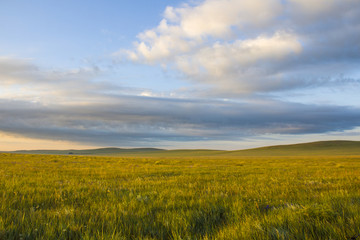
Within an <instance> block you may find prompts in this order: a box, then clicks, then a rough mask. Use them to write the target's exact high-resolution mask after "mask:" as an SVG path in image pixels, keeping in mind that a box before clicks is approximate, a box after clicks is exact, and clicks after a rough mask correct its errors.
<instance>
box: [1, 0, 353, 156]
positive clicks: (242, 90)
mask: <svg viewBox="0 0 360 240" xmlns="http://www.w3.org/2000/svg"><path fill="white" fill-rule="evenodd" d="M0 36H1V38H0V150H2V151H11V150H20V149H70V148H71V149H84V148H98V147H156V148H165V149H169V148H171V149H175V148H176V149H179V148H188V149H190V148H213V149H224V150H227V149H245V148H252V147H260V146H267V145H278V144H287V143H299V142H309V141H321V140H360V137H359V136H360V121H359V120H360V94H359V90H360V68H359V66H360V2H359V1H358V0H317V1H316V2H314V1H310V0H201V1H200V0H195V1H194V0H189V1H181V0H171V1H160V0H155V1H144V0H139V1H137V2H136V3H135V2H134V1H130V0H124V1H111V0H109V1H102V2H100V1H95V0H90V1H86V2H85V1H76V2H74V1H70V0H64V1H44V0H34V1H31V2H30V1H24V0H14V1H7V0H5V1H2V2H1V3H0Z"/></svg>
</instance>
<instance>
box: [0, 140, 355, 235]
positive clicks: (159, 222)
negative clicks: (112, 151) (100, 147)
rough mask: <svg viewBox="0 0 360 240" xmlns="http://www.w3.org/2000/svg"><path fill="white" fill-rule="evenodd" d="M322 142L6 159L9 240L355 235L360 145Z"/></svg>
mask: <svg viewBox="0 0 360 240" xmlns="http://www.w3.org/2000/svg"><path fill="white" fill-rule="evenodd" d="M316 144H319V143H314V144H310V145H294V146H287V147H286V146H285V147H284V146H281V147H275V149H274V148H265V149H264V148H262V149H257V150H247V151H231V152H225V151H169V152H167V151H165V152H163V151H162V152H159V151H157V152H154V151H150V152H148V153H141V152H139V153H138V154H137V155H136V154H134V153H131V154H134V156H131V154H130V155H126V154H124V155H123V156H113V157H111V156H78V155H36V154H14V153H0V201H1V202H0V239H1V240H2V239H4V240H5V239H351V238H352V237H354V239H355V237H356V236H357V234H360V154H356V153H357V152H358V151H359V148H358V147H359V146H358V144H356V143H353V142H347V143H344V142H338V144H336V143H335V142H332V143H330V142H327V143H321V144H320V146H319V145H316ZM351 144H353V145H351ZM329 145H331V146H329ZM345 145H346V146H345ZM350 145H351V146H350ZM324 146H325V147H324ZM326 146H327V147H326ZM354 153H355V154H354ZM118 154H119V153H118ZM359 238H360V237H359Z"/></svg>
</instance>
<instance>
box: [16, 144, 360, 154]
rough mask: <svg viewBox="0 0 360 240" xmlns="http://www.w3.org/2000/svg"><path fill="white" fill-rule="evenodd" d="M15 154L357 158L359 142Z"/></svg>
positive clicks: (108, 149) (359, 148)
mask: <svg viewBox="0 0 360 240" xmlns="http://www.w3.org/2000/svg"><path fill="white" fill-rule="evenodd" d="M14 153H29V154H61V155H64V154H66V155H72V154H74V155H98V156H149V157H182V156H194V157H196V156H224V157H225V156H229V157H230V156H232V157H236V156H306V155H360V141H320V142H310V143H299V144H291V145H276V146H269V147H260V148H253V149H246V150H236V151H224V150H206V149H196V150H189V149H184V150H181V149H180V150H164V149H159V148H130V149H126V148H99V149H86V150H19V151H14Z"/></svg>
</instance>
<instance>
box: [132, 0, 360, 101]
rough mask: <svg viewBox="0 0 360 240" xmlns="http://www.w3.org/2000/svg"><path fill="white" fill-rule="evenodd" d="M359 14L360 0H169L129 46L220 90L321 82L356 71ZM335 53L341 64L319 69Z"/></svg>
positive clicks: (138, 55)
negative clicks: (176, 1) (181, 0)
mask: <svg viewBox="0 0 360 240" xmlns="http://www.w3.org/2000/svg"><path fill="white" fill-rule="evenodd" d="M359 16H360V4H359V1H358V0H319V1H315V2H314V1H310V0H285V1H283V0H241V1H240V0H204V1H201V2H197V4H193V5H191V4H185V5H182V6H181V7H177V8H176V7H170V6H169V7H167V8H166V9H165V11H164V19H163V20H162V21H161V22H160V23H159V25H158V26H157V27H155V28H153V29H149V30H146V31H144V32H142V33H140V34H139V35H138V41H137V42H136V43H135V49H133V50H126V53H127V56H128V58H129V59H131V60H132V61H135V62H140V63H146V64H160V65H161V66H166V68H167V69H171V68H174V69H176V70H177V71H179V72H180V73H182V74H183V76H184V77H185V79H188V80H190V81H191V82H192V83H201V84H209V85H210V86H211V87H213V88H214V89H217V90H220V91H221V92H222V93H226V92H227V93H229V94H238V93H257V92H269V91H278V90H281V91H282V90H285V89H291V88H299V87H309V86H311V84H312V82H313V83H314V84H313V86H317V87H318V86H319V84H318V83H319V81H321V82H322V86H324V85H326V84H325V83H326V81H325V80H324V79H332V80H333V79H334V76H344V77H352V76H351V75H349V74H348V73H350V72H354V71H355V69H354V67H353V65H354V62H360V51H359V50H360V49H359V44H358V42H359V41H358V40H359V39H360V32H359V31H357V29H358V26H360V17H359ZM347 59H349V60H347ZM338 61H342V64H340V65H341V66H343V67H342V68H341V69H339V68H338V69H332V70H331V71H330V72H321V71H320V70H318V71H317V70H316V69H326V68H328V66H330V65H333V63H334V62H338ZM346 62H347V63H349V64H347V63H346ZM344 63H345V64H344ZM309 65H311V67H309ZM345 65H346V66H345ZM299 69H301V70H302V76H301V77H299V76H298V72H299ZM333 82H334V81H332V83H333Z"/></svg>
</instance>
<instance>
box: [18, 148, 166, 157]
mask: <svg viewBox="0 0 360 240" xmlns="http://www.w3.org/2000/svg"><path fill="white" fill-rule="evenodd" d="M157 151H164V150H163V149H158V148H97V149H85V150H74V149H69V150H18V151H14V153H31V154H55V155H57V154H61V155H63V154H67V155H71V154H75V155H119V154H136V153H151V152H157Z"/></svg>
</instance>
